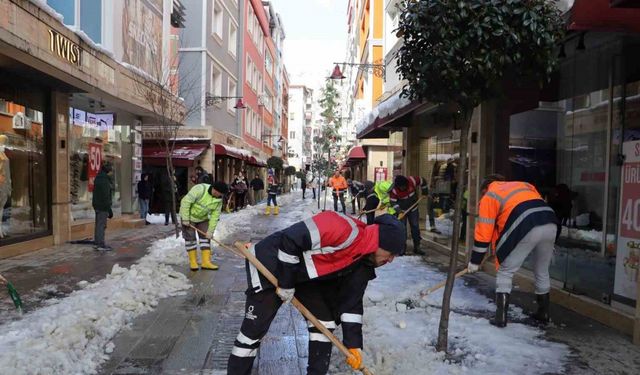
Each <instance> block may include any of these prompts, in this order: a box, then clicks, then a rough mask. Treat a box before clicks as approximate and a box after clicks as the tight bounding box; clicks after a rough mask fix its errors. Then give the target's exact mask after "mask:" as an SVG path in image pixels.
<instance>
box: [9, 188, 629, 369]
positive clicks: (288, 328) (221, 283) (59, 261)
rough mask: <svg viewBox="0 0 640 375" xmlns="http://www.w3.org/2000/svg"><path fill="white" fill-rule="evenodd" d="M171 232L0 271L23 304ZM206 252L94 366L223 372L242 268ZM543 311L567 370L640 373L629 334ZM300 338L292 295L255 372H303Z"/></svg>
mask: <svg viewBox="0 0 640 375" xmlns="http://www.w3.org/2000/svg"><path fill="white" fill-rule="evenodd" d="M315 211H317V206H315V205H313V204H310V203H309V202H308V201H307V202H306V203H305V204H303V203H302V201H299V200H297V201H293V202H292V203H290V207H289V209H288V208H287V206H284V207H282V209H281V215H280V216H278V217H273V216H270V217H269V216H265V215H263V214H260V215H257V216H253V217H252V218H251V221H250V223H246V224H245V226H242V227H241V228H236V230H235V231H234V232H233V233H234V234H233V236H232V238H230V239H228V240H227V242H229V243H231V242H233V241H236V240H242V241H252V242H255V241H258V240H260V239H262V238H264V237H265V236H267V235H268V234H270V233H272V232H273V231H275V230H278V229H282V228H283V227H284V226H286V225H290V224H291V223H293V222H296V221H298V220H300V219H302V218H303V217H305V216H307V215H310V214H312V213H314V212H315ZM171 234H172V227H170V226H169V227H165V226H162V225H151V226H147V227H145V228H142V229H134V230H122V231H119V232H117V233H115V234H113V235H111V236H108V237H107V239H108V243H110V244H111V245H112V246H113V247H114V248H115V251H113V252H107V253H99V252H96V251H95V250H93V247H92V246H90V245H81V244H66V245H64V246H58V247H54V248H50V249H44V250H41V251H38V252H34V253H30V254H25V255H22V256H19V257H15V258H11V259H5V260H0V273H2V274H3V275H5V277H7V278H8V279H10V280H11V281H12V282H13V283H14V284H15V285H16V286H17V287H18V288H19V291H20V292H21V295H22V297H23V299H24V301H25V310H26V312H29V311H32V310H34V309H37V308H38V307H40V306H43V305H44V304H46V303H47V301H48V300H52V299H57V298H61V297H64V296H66V295H68V294H69V293H70V292H71V291H73V290H76V289H79V288H78V286H77V283H78V282H80V281H82V280H86V281H88V282H95V281H98V280H100V279H102V278H104V277H105V275H106V274H108V273H109V272H110V271H111V269H112V268H113V265H114V264H116V263H118V264H119V265H120V266H122V267H125V266H128V265H130V264H132V263H134V262H135V261H137V260H138V259H139V258H140V257H142V256H143V255H145V254H146V250H147V248H148V246H149V245H150V244H151V243H152V242H153V241H155V240H156V239H160V238H164V237H167V236H170V235H171ZM409 248H410V246H409ZM185 256H186V255H185ZM425 259H426V261H427V262H428V263H430V264H431V265H433V266H434V267H437V268H442V267H443V265H444V264H446V263H447V262H448V260H447V257H445V256H442V255H439V254H437V253H435V252H434V251H429V253H428V256H427V257H426V258H425ZM214 262H216V263H218V264H219V265H220V270H218V271H197V272H191V271H189V270H188V269H187V268H186V266H185V267H184V269H180V268H178V269H179V270H180V271H182V272H184V273H185V274H186V275H187V277H188V278H189V279H190V281H191V282H192V284H193V288H192V289H190V290H188V291H187V293H186V294H185V295H182V296H176V297H171V298H166V299H164V300H161V301H160V303H159V304H158V306H157V308H156V309H155V310H153V311H151V312H149V313H147V314H144V315H141V316H139V317H138V318H136V319H135V320H134V321H133V322H132V323H131V324H130V325H129V327H128V328H127V329H125V330H122V331H121V332H120V333H119V334H118V335H117V336H116V337H115V338H114V340H113V343H114V344H115V349H114V351H113V353H111V354H110V357H109V359H108V360H107V361H106V362H105V363H104V364H103V366H102V367H101V369H100V370H99V373H100V374H114V375H125V374H171V375H173V374H189V375H192V374H198V375H200V374H225V373H226V362H227V359H228V356H229V353H230V352H231V349H232V347H233V341H234V339H235V337H236V335H237V333H238V330H239V327H240V324H241V322H242V318H243V313H244V290H245V289H246V276H245V272H244V260H243V259H240V258H239V257H238V256H236V255H234V254H232V253H229V252H228V251H226V250H224V249H222V248H220V247H215V248H214ZM464 280H465V283H466V284H467V285H469V286H472V287H474V288H476V289H477V290H478V291H480V292H481V293H483V294H485V295H487V296H488V297H492V295H493V285H494V279H493V278H492V277H491V276H488V275H486V274H482V273H479V274H475V275H471V276H465V278H464ZM532 299H533V296H532V295H531V294H528V293H522V292H518V291H515V292H514V293H513V296H512V303H513V304H515V305H517V306H520V307H522V308H523V309H524V310H525V311H531V310H532V309H533V308H534V305H533V304H532ZM463 313H464V312H463ZM551 313H552V320H553V322H554V324H552V325H550V326H549V327H548V328H547V330H546V337H547V338H548V339H549V340H553V341H558V342H563V343H566V344H567V345H569V346H570V348H571V351H572V356H571V358H569V363H567V366H566V371H565V373H566V374H589V375H591V374H593V375H596V374H603V375H604V374H638V373H640V347H637V346H634V345H632V344H631V342H630V338H629V337H627V336H624V335H621V334H619V333H617V332H616V331H614V330H612V329H609V328H607V327H605V326H603V325H602V324H599V323H597V322H595V321H592V320H590V319H587V318H585V317H582V316H580V315H579V314H576V313H574V312H571V311H569V310H566V309H564V308H562V307H559V306H555V305H554V306H552V308H551ZM470 314H472V312H470ZM17 318H18V315H17V314H16V313H15V310H14V309H13V306H12V304H11V302H10V301H9V300H8V299H1V300H0V324H2V323H5V322H7V321H9V320H12V319H17ZM487 318H488V317H487ZM525 323H526V322H525ZM307 340H308V334H307V328H306V323H305V321H304V319H303V318H302V316H301V315H300V314H299V313H298V312H297V311H296V310H295V309H293V308H292V307H291V306H290V305H284V306H283V307H282V308H281V309H280V311H279V312H278V315H277V317H276V319H275V321H274V322H273V324H272V326H271V328H270V331H269V333H268V334H267V336H266V337H265V338H264V340H263V344H262V346H261V349H260V351H259V353H258V357H257V360H256V364H255V367H254V371H253V373H254V374H260V375H288V374H295V375H298V374H305V373H306V371H305V369H306V362H307ZM336 361H342V359H341V358H338V356H336V355H335V352H334V358H333V362H334V363H335V362H336Z"/></svg>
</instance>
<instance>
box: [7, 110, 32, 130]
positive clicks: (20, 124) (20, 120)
mask: <svg viewBox="0 0 640 375" xmlns="http://www.w3.org/2000/svg"><path fill="white" fill-rule="evenodd" d="M12 125H13V128H14V129H20V130H30V129H31V121H29V119H28V118H27V116H25V115H24V113H22V112H18V113H16V114H15V115H14V116H13V121H12Z"/></svg>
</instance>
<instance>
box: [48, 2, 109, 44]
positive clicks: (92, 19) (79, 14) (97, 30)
mask: <svg viewBox="0 0 640 375" xmlns="http://www.w3.org/2000/svg"><path fill="white" fill-rule="evenodd" d="M46 3H47V5H49V6H50V7H51V8H53V9H54V10H55V11H56V12H58V13H60V14H61V15H62V17H63V21H64V24H65V25H67V26H71V27H72V28H76V29H78V30H82V31H83V32H84V33H85V34H87V36H89V38H91V40H93V41H94V42H95V43H97V44H101V43H102V42H103V41H102V0H47V1H46Z"/></svg>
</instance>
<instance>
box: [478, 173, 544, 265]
mask: <svg viewBox="0 0 640 375" xmlns="http://www.w3.org/2000/svg"><path fill="white" fill-rule="evenodd" d="M555 222H556V215H555V213H554V212H553V210H552V209H551V207H549V206H548V205H547V202H545V201H544V199H542V197H541V196H540V193H538V191H537V190H536V188H535V187H533V185H531V184H528V183H526V182H519V181H495V182H492V183H491V184H490V185H489V187H488V189H487V193H486V194H485V195H484V196H482V198H481V199H480V209H479V217H478V219H477V220H476V226H475V233H474V244H473V253H472V255H471V261H472V262H473V263H475V264H479V263H480V262H481V260H482V258H483V257H484V254H485V253H486V252H487V250H489V247H491V248H493V249H494V251H495V255H496V257H495V259H496V269H497V268H498V267H499V265H500V263H502V262H503V261H504V259H505V258H506V257H507V256H508V255H509V254H510V253H511V251H513V249H514V248H515V247H516V246H517V245H518V243H519V242H520V240H522V238H524V236H526V235H527V233H529V231H530V230H531V229H533V228H535V227H537V226H540V225H545V224H549V223H555Z"/></svg>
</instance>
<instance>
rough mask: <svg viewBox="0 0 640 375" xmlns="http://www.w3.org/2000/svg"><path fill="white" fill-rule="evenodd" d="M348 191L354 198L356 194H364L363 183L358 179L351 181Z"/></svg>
mask: <svg viewBox="0 0 640 375" xmlns="http://www.w3.org/2000/svg"><path fill="white" fill-rule="evenodd" d="M349 191H350V192H351V195H352V196H353V197H354V198H355V197H356V196H357V195H358V194H360V195H363V194H364V184H363V183H362V182H360V181H355V180H354V181H351V186H350V187H349Z"/></svg>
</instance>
